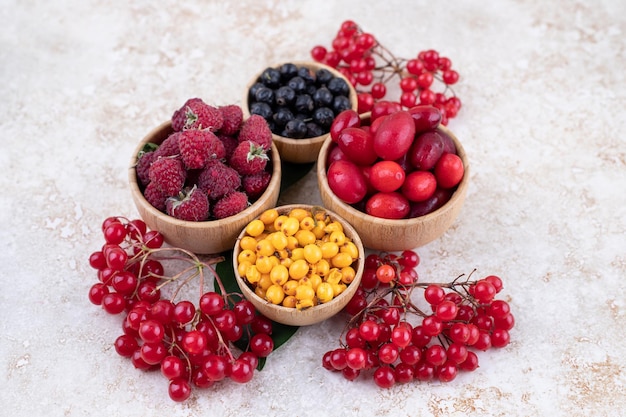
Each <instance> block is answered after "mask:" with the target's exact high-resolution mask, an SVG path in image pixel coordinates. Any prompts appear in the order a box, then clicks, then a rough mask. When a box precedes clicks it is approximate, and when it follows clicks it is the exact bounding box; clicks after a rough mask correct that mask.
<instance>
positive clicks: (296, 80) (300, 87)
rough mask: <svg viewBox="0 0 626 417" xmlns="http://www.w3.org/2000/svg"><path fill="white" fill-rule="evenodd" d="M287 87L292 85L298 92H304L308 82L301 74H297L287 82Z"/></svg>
mask: <svg viewBox="0 0 626 417" xmlns="http://www.w3.org/2000/svg"><path fill="white" fill-rule="evenodd" d="M287 87H290V88H291V89H292V90H293V91H295V92H296V94H299V93H303V92H304V91H305V90H306V82H305V81H304V79H303V78H302V77H300V76H297V75H296V76H295V77H293V78H292V79H290V80H289V81H288V82H287Z"/></svg>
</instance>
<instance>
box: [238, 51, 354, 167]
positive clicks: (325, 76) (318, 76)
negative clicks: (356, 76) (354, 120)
mask: <svg viewBox="0 0 626 417" xmlns="http://www.w3.org/2000/svg"><path fill="white" fill-rule="evenodd" d="M357 106H358V102H357V94H356V90H355V89H354V87H353V86H352V85H351V84H350V81H348V79H347V78H346V77H345V76H344V75H343V74H341V73H340V72H339V71H337V70H336V69H334V68H332V67H330V66H328V65H324V64H320V63H317V62H286V63H281V64H278V65H273V66H269V67H267V68H265V69H264V70H263V71H261V72H260V73H259V74H257V75H255V76H254V78H253V79H252V80H251V81H250V82H249V84H248V86H247V89H246V93H245V96H244V99H243V105H242V106H241V107H242V110H243V113H244V118H248V117H251V116H252V115H257V116H260V117H263V118H264V119H265V120H266V121H267V123H268V125H269V126H270V129H271V130H272V133H273V142H274V144H276V147H277V148H278V152H279V153H280V158H281V160H283V161H286V162H291V163H296V164H303V163H311V162H315V161H316V160H317V158H318V155H319V151H320V149H321V148H322V145H323V143H324V139H325V138H326V136H327V135H328V132H329V131H330V126H331V125H332V123H333V121H334V120H335V117H336V116H337V115H338V114H339V113H341V112H342V111H344V110H346V109H353V110H356V109H357Z"/></svg>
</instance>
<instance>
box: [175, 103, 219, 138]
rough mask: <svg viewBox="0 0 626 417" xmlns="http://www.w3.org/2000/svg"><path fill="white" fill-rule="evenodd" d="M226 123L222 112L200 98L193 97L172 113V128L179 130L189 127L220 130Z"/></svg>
mask: <svg viewBox="0 0 626 417" xmlns="http://www.w3.org/2000/svg"><path fill="white" fill-rule="evenodd" d="M223 123H224V117H223V116H222V113H221V112H220V111H219V110H218V109H217V108H216V107H213V106H210V105H208V104H206V103H205V102H204V101H202V99H200V98H191V99H189V100H187V101H186V102H185V104H184V105H183V106H182V107H181V108H180V109H178V110H176V111H175V112H174V114H173V115H172V128H173V129H174V131H176V132H179V131H182V130H187V129H206V130H210V131H212V132H215V131H217V130H219V129H220V128H221V127H222V124H223Z"/></svg>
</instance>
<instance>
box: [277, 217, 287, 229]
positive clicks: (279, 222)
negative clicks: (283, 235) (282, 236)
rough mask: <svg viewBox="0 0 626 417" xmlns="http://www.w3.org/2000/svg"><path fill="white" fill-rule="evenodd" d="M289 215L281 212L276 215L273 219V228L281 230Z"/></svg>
mask: <svg viewBox="0 0 626 417" xmlns="http://www.w3.org/2000/svg"><path fill="white" fill-rule="evenodd" d="M288 218H289V217H288V216H286V215H285V214H281V215H279V216H278V217H276V220H274V229H275V230H281V229H282V228H283V224H284V223H285V220H287V219H288Z"/></svg>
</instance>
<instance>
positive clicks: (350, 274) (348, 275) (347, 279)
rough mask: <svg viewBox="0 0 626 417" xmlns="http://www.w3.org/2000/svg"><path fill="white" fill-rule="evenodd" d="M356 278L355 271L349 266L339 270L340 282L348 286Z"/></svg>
mask: <svg viewBox="0 0 626 417" xmlns="http://www.w3.org/2000/svg"><path fill="white" fill-rule="evenodd" d="M355 277H356V271H355V270H354V268H352V267H351V266H346V267H343V268H341V282H343V283H344V284H346V285H348V284H350V283H351V282H352V281H354V278H355Z"/></svg>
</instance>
